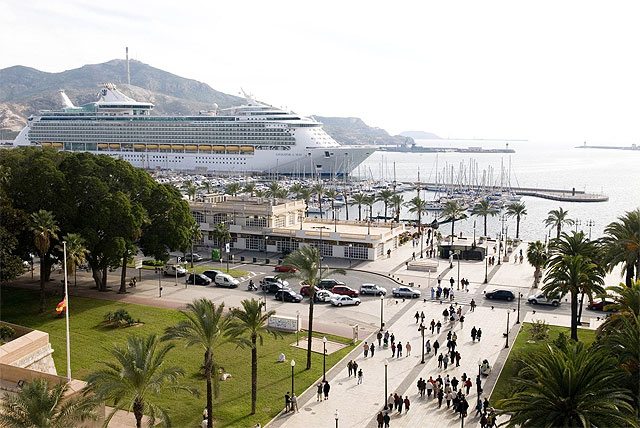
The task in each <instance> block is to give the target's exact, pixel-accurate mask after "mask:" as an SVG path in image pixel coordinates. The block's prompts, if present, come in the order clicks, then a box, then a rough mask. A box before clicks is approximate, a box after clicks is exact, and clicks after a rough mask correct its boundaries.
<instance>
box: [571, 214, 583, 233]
mask: <svg viewBox="0 0 640 428" xmlns="http://www.w3.org/2000/svg"><path fill="white" fill-rule="evenodd" d="M573 224H575V225H576V233H578V226H580V225H581V224H582V221H580V219H579V218H577V219H576V220H575V222H574V223H573Z"/></svg>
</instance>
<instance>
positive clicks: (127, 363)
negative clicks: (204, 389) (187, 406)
mask: <svg viewBox="0 0 640 428" xmlns="http://www.w3.org/2000/svg"><path fill="white" fill-rule="evenodd" d="M173 348H174V345H173V344H165V345H164V346H162V347H161V346H160V340H159V339H158V337H157V336H156V335H155V334H151V335H149V336H147V337H139V336H129V337H128V338H127V343H126V346H120V345H117V344H116V345H114V347H113V349H112V350H111V355H112V356H113V357H114V358H115V359H116V361H115V362H102V364H104V365H105V366H106V367H105V368H103V369H102V370H98V371H96V372H93V373H91V374H90V375H89V376H88V377H87V382H88V383H89V387H90V390H91V391H93V392H94V393H95V394H96V396H97V397H98V398H99V399H100V400H110V401H113V410H112V411H111V413H110V414H109V415H108V416H107V419H106V420H105V426H107V425H108V424H109V422H110V421H111V418H112V417H113V415H115V413H116V411H118V410H124V409H126V410H127V411H131V410H133V414H134V415H135V418H136V427H137V428H140V427H141V426H142V417H143V416H144V414H145V412H146V413H147V415H148V416H149V426H150V427H154V426H155V424H156V418H158V419H160V422H161V423H162V424H163V425H164V426H165V427H170V426H171V421H170V420H169V415H168V414H167V410H166V409H164V408H163V407H161V406H160V405H159V404H157V402H156V401H155V400H156V399H157V398H158V397H159V396H160V394H161V393H162V392H164V391H170V392H177V391H180V390H184V391H188V392H190V393H192V394H194V395H197V391H195V390H194V389H192V388H189V387H186V386H184V385H180V384H179V383H178V379H179V378H180V377H181V376H183V375H184V370H182V368H181V367H177V366H166V365H165V361H164V360H165V358H166V356H167V354H168V353H169V351H170V350H171V349H173Z"/></svg>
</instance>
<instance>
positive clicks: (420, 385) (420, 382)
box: [416, 378, 424, 396]
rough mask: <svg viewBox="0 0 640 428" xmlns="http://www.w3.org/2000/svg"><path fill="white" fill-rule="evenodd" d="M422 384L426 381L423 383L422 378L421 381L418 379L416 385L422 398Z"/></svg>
mask: <svg viewBox="0 0 640 428" xmlns="http://www.w3.org/2000/svg"><path fill="white" fill-rule="evenodd" d="M422 382H424V381H423V379H422V378H420V379H418V382H417V383H416V387H418V394H419V395H420V396H422Z"/></svg>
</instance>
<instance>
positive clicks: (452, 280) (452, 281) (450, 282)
mask: <svg viewBox="0 0 640 428" xmlns="http://www.w3.org/2000/svg"><path fill="white" fill-rule="evenodd" d="M455 282H456V281H455V279H453V277H451V278H449V284H451V288H453V284H454V283H455Z"/></svg>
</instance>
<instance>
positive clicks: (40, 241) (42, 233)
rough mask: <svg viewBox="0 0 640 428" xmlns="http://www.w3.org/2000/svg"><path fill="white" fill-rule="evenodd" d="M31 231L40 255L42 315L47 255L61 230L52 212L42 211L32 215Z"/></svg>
mask: <svg viewBox="0 0 640 428" xmlns="http://www.w3.org/2000/svg"><path fill="white" fill-rule="evenodd" d="M31 230H32V231H33V242H34V244H35V246H36V248H37V249H38V253H39V255H40V313H42V312H44V310H45V289H44V278H45V272H44V271H45V269H48V266H49V264H48V263H47V262H45V255H46V254H47V252H48V251H49V247H51V239H58V235H57V233H58V231H59V230H60V228H59V227H58V224H57V222H56V220H55V218H54V217H53V213H52V212H51V211H46V210H40V211H38V212H37V213H33V214H31Z"/></svg>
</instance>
